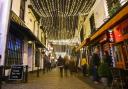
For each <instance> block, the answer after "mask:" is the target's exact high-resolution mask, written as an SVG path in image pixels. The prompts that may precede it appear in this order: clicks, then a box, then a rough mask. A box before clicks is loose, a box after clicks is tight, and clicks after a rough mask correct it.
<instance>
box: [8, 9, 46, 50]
mask: <svg viewBox="0 0 128 89" xmlns="http://www.w3.org/2000/svg"><path fill="white" fill-rule="evenodd" d="M9 30H10V31H11V32H13V33H14V34H15V35H19V36H20V37H22V38H24V37H27V39H28V40H30V41H35V43H36V45H37V46H38V47H41V48H45V46H44V45H43V44H42V43H41V41H39V39H38V38H37V37H36V36H35V35H34V34H33V32H32V31H31V30H30V29H29V28H27V26H26V25H25V24H24V22H23V21H22V20H21V19H20V18H19V17H18V16H17V15H16V14H15V13H14V12H13V11H11V20H10V29H9Z"/></svg>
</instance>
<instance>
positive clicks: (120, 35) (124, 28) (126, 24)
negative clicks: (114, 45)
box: [114, 19, 128, 42]
mask: <svg viewBox="0 0 128 89" xmlns="http://www.w3.org/2000/svg"><path fill="white" fill-rule="evenodd" d="M126 35H128V19H126V20H125V21H123V22H122V23H121V24H119V25H117V26H116V27H114V36H115V41H116V42H120V41H123V40H124V39H125V36H126Z"/></svg>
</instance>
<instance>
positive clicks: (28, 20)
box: [12, 0, 43, 71]
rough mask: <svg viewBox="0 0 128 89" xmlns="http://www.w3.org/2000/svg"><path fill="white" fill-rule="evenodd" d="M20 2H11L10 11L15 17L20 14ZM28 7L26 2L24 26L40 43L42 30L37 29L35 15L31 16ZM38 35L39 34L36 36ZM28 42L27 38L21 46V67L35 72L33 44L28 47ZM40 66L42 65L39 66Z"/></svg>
mask: <svg viewBox="0 0 128 89" xmlns="http://www.w3.org/2000/svg"><path fill="white" fill-rule="evenodd" d="M20 2H21V0H13V2H12V10H13V11H14V12H15V13H16V15H17V16H19V14H20ZM28 5H30V0H26V4H25V16H24V22H25V25H26V26H27V27H28V28H29V29H30V30H31V31H32V32H33V34H34V35H35V36H36V37H38V39H39V40H40V41H41V32H42V30H41V29H40V27H39V22H38V21H37V19H36V17H35V15H34V14H33V12H32V10H31V9H30V8H28ZM38 33H39V34H38ZM28 43H29V41H28V40H27V38H25V39H24V44H23V47H24V48H23V65H28V66H29V69H28V70H29V71H32V70H36V69H37V67H35V49H36V48H35V42H30V44H31V45H32V46H30V45H28ZM40 59H41V60H40V61H41V62H42V61H43V60H42V58H41V55H40ZM41 65H42V64H41Z"/></svg>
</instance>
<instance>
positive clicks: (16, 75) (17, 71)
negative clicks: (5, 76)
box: [9, 65, 24, 80]
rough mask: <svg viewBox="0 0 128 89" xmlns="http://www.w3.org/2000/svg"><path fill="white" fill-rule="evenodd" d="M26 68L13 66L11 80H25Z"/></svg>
mask: <svg viewBox="0 0 128 89" xmlns="http://www.w3.org/2000/svg"><path fill="white" fill-rule="evenodd" d="M23 72H24V67H23V65H13V66H11V72H10V76H9V80H22V79H23Z"/></svg>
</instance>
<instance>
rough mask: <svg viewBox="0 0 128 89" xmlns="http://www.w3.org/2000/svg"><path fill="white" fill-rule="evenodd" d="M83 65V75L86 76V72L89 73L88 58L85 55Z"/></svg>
mask: <svg viewBox="0 0 128 89" xmlns="http://www.w3.org/2000/svg"><path fill="white" fill-rule="evenodd" d="M81 67H82V73H83V76H86V74H87V60H86V58H85V57H83V58H82V60H81Z"/></svg>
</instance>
